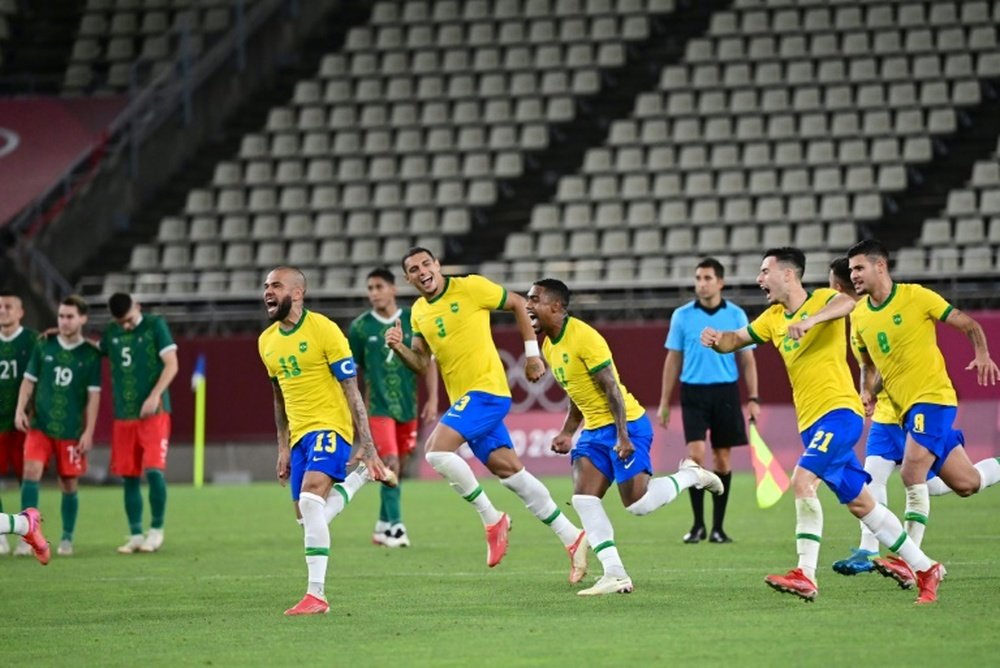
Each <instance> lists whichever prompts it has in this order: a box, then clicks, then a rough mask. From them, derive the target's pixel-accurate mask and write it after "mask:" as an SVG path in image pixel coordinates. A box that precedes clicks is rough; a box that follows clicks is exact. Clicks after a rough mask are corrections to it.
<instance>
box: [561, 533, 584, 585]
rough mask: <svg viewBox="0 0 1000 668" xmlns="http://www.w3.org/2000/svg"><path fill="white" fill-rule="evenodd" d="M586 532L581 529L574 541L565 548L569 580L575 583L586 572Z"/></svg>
mask: <svg viewBox="0 0 1000 668" xmlns="http://www.w3.org/2000/svg"><path fill="white" fill-rule="evenodd" d="M588 547H589V545H588V543H587V532H586V531H581V532H580V535H579V536H577V537H576V541H575V542H574V543H573V544H572V545H570V546H569V547H567V548H566V551H567V552H569V581H570V583H571V584H576V583H577V582H579V581H580V580H582V579H583V576H584V575H586V574H587V548H588Z"/></svg>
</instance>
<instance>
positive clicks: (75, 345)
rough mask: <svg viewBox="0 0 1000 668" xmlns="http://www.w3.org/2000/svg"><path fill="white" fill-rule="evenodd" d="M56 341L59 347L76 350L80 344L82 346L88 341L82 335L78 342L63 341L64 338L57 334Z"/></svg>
mask: <svg viewBox="0 0 1000 668" xmlns="http://www.w3.org/2000/svg"><path fill="white" fill-rule="evenodd" d="M56 342H57V343H58V344H59V347H60V348H62V349H63V350H75V349H77V348H79V347H80V346H82V345H83V344H84V343H86V342H87V339H85V338H84V337H82V336H81V337H80V340H79V341H77V342H76V343H66V342H65V341H63V338H62V337H61V336H59V335H58V334H56Z"/></svg>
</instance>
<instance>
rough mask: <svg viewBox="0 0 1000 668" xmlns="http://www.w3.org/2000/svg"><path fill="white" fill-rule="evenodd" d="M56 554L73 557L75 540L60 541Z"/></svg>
mask: <svg viewBox="0 0 1000 668" xmlns="http://www.w3.org/2000/svg"><path fill="white" fill-rule="evenodd" d="M56 554H58V555H59V556H60V557H72V556H73V541H71V540H61V541H59V547H58V548H57V549H56Z"/></svg>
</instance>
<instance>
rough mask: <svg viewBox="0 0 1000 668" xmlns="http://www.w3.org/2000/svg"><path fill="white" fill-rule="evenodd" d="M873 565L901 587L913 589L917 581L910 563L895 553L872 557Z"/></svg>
mask: <svg viewBox="0 0 1000 668" xmlns="http://www.w3.org/2000/svg"><path fill="white" fill-rule="evenodd" d="M872 565H873V566H874V567H875V570H877V571H878V572H879V573H881V574H882V575H884V576H885V577H887V578H892V579H893V580H895V581H896V584H898V585H899V587H900V589H913V585H915V584H916V583H917V576H916V575H914V573H913V569H912V568H910V565H909V564H907V563H906V562H905V561H903V560H902V559H900V558H899V557H897V556H895V555H892V554H890V555H889V556H887V557H881V558H879V559H872ZM935 589H936V587H935Z"/></svg>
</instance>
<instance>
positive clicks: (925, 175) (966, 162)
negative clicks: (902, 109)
mask: <svg viewBox="0 0 1000 668" xmlns="http://www.w3.org/2000/svg"><path fill="white" fill-rule="evenodd" d="M980 86H981V90H982V97H981V99H982V101H981V102H980V104H979V105H977V106H975V107H969V108H966V109H962V110H961V111H960V112H959V117H958V121H959V126H958V131H957V132H956V133H955V134H953V135H951V136H950V137H947V138H945V139H943V140H936V141H935V144H934V159H933V160H932V161H931V162H930V163H929V164H927V165H924V166H923V167H921V168H920V169H919V170H911V172H910V174H909V175H908V182H909V185H908V187H907V189H906V190H905V191H904V192H903V193H902V194H900V195H899V196H898V197H896V198H895V201H894V202H893V203H890V206H887V207H886V214H885V216H884V217H883V218H882V220H881V221H878V222H877V223H876V224H875V225H873V226H872V228H871V229H862V230H861V232H862V234H863V235H864V236H875V237H878V238H879V239H880V240H881V241H882V242H883V243H885V244H887V245H888V246H889V248H902V247H905V246H912V245H913V244H914V242H915V241H916V240H917V238H918V237H919V236H920V231H921V227H922V225H923V222H924V221H925V220H927V219H929V218H933V217H935V216H936V215H938V213H939V212H941V211H943V210H944V209H945V204H946V202H947V199H948V193H949V192H951V191H952V190H954V189H956V188H961V187H963V186H964V185H965V183H966V182H968V180H969V178H970V176H971V175H972V168H973V165H974V164H975V163H976V161H977V160H983V159H986V158H989V156H990V155H991V154H992V153H993V151H994V148H995V147H996V145H997V138H998V136H1000V80H983V81H980Z"/></svg>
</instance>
